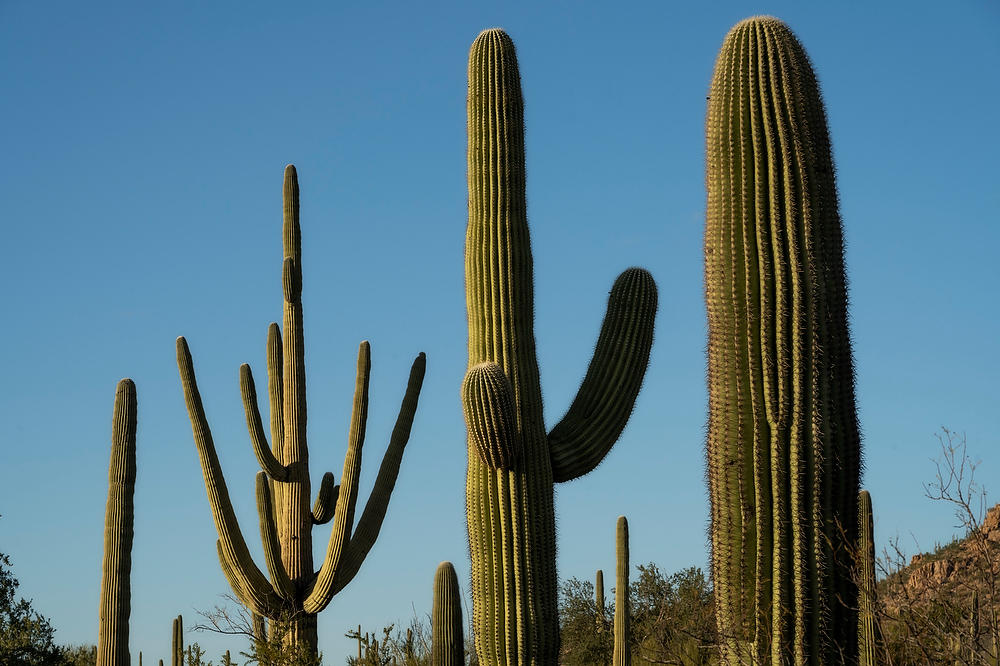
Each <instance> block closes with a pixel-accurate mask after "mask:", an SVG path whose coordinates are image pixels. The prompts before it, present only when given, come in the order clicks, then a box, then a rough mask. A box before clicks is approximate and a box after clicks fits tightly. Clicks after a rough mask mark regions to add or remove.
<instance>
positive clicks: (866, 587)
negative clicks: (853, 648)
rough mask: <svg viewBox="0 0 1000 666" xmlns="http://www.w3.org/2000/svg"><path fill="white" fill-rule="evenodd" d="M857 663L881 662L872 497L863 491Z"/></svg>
mask: <svg viewBox="0 0 1000 666" xmlns="http://www.w3.org/2000/svg"><path fill="white" fill-rule="evenodd" d="M857 553H858V562H857V577H858V663H859V664H860V666H877V665H878V664H881V663H882V662H883V661H884V657H885V655H884V653H883V652H882V636H881V633H880V631H879V621H878V612H877V607H876V596H875V595H876V589H877V588H876V582H877V581H876V575H875V573H876V572H875V521H874V520H873V519H872V497H871V495H870V494H869V493H868V491H867V490H862V491H861V492H860V493H859V494H858V549H857Z"/></svg>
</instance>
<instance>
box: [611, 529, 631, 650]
mask: <svg viewBox="0 0 1000 666" xmlns="http://www.w3.org/2000/svg"><path fill="white" fill-rule="evenodd" d="M615 557H616V560H617V564H616V566H615V651H614V660H613V662H612V663H613V664H614V666H630V664H631V663H632V646H631V643H632V640H631V638H632V636H631V633H630V629H631V621H632V617H631V615H632V609H631V608H630V607H629V596H628V594H629V585H628V568H629V563H628V520H626V518H625V516H618V524H617V526H616V533H615Z"/></svg>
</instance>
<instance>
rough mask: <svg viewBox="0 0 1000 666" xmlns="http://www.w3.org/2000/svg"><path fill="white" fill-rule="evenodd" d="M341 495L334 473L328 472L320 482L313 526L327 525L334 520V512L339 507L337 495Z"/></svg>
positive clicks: (313, 513)
mask: <svg viewBox="0 0 1000 666" xmlns="http://www.w3.org/2000/svg"><path fill="white" fill-rule="evenodd" d="M339 494H340V486H338V485H334V482H333V472H327V473H326V474H324V475H323V480H322V481H320V484H319V492H318V493H316V502H315V504H313V510H312V521H313V525H325V524H327V523H328V522H330V519H331V518H333V510H334V509H335V508H336V506H337V495H339Z"/></svg>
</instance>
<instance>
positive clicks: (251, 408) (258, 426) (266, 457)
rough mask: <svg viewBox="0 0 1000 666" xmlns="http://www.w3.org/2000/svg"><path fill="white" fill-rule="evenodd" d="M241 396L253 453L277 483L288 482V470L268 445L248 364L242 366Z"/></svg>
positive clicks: (262, 467)
mask: <svg viewBox="0 0 1000 666" xmlns="http://www.w3.org/2000/svg"><path fill="white" fill-rule="evenodd" d="M240 396H241V397H242V398H243V411H244V413H245V414H246V418H247V430H248V431H249V432H250V442H251V443H252V444H253V452H254V455H255V456H257V462H258V463H260V468H261V469H262V470H264V471H265V472H267V475H268V476H269V477H271V478H272V479H274V480H275V481H286V480H287V479H288V468H287V467H285V466H284V465H282V464H281V463H280V462H278V459H277V458H275V457H274V453H273V452H272V451H271V448H270V447H269V446H268V445H267V435H265V434H264V424H263V423H262V422H261V420H260V410H259V409H258V408H257V388H256V387H255V386H254V382H253V372H251V370H250V366H249V365H247V364H246V363H244V364H243V365H241V366H240Z"/></svg>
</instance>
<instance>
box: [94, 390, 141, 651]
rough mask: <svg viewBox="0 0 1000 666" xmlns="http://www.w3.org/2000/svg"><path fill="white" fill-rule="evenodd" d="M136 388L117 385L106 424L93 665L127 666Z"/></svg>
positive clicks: (133, 510)
mask: <svg viewBox="0 0 1000 666" xmlns="http://www.w3.org/2000/svg"><path fill="white" fill-rule="evenodd" d="M135 430H136V399H135V384H134V383H133V382H132V380H131V379H123V380H121V381H120V382H118V387H117V388H116V389H115V411H114V416H113V417H112V421H111V463H110V464H109V465H108V504H107V508H106V509H105V512H104V563H103V567H102V573H101V603H100V610H99V614H98V618H99V619H98V631H97V666H129V664H130V663H131V657H130V655H129V651H128V619H129V615H130V614H131V612H132V606H131V603H132V593H131V572H132V521H133V519H134V517H135V505H134V502H133V498H134V496H135V475H136V468H135Z"/></svg>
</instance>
